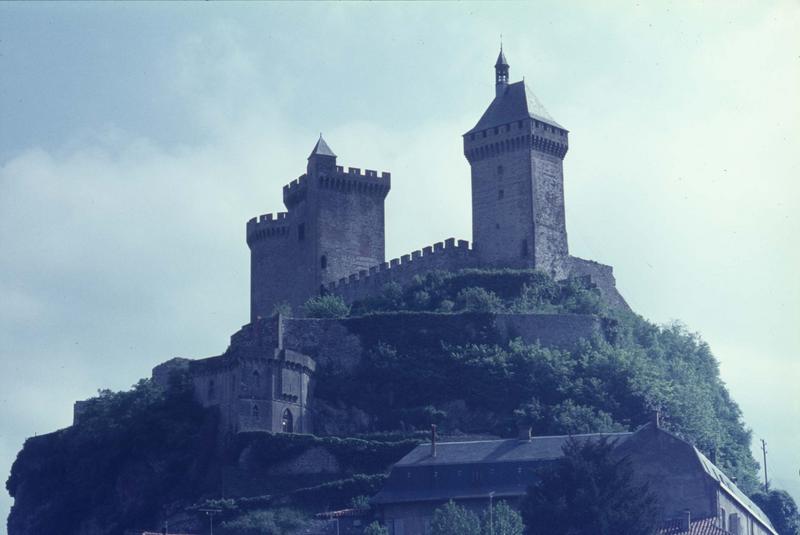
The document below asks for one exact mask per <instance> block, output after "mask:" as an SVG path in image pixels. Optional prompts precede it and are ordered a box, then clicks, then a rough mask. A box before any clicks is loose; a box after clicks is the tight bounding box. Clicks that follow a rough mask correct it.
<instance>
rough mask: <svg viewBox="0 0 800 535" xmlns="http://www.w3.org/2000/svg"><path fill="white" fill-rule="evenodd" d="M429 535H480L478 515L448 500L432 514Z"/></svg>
mask: <svg viewBox="0 0 800 535" xmlns="http://www.w3.org/2000/svg"><path fill="white" fill-rule="evenodd" d="M431 535H481V522H480V520H479V519H478V515H476V514H475V513H473V512H472V511H467V510H466V509H464V508H463V507H461V506H460V505H456V504H455V502H453V500H450V501H449V502H447V503H446V504H445V505H443V506H442V507H440V508H438V509H437V510H436V511H434V512H433V521H432V522H431Z"/></svg>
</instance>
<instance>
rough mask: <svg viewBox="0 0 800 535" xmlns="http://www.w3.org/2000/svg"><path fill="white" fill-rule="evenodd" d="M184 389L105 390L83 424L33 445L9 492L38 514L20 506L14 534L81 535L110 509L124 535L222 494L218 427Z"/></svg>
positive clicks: (115, 529)
mask: <svg viewBox="0 0 800 535" xmlns="http://www.w3.org/2000/svg"><path fill="white" fill-rule="evenodd" d="M181 384H185V383H181V382H180V381H178V386H177V387H176V388H173V389H171V390H170V391H168V392H166V393H165V392H162V391H161V390H160V389H159V388H157V387H155V386H154V385H153V384H152V383H151V382H150V381H140V382H139V383H137V384H136V385H135V386H134V387H133V389H132V390H130V391H128V392H119V393H112V392H110V391H108V390H104V391H101V392H100V395H99V396H98V397H96V398H94V399H92V400H90V401H89V403H88V404H87V406H86V408H85V410H84V413H83V416H82V417H81V420H80V423H79V424H78V425H76V426H73V427H70V428H67V429H64V430H62V431H58V432H56V433H52V434H50V435H45V436H40V437H34V438H31V439H29V440H28V441H26V444H25V447H24V448H23V450H22V451H21V452H20V453H19V455H18V457H17V460H16V462H15V463H14V466H13V468H12V472H11V476H10V477H9V479H8V482H7V483H6V487H7V488H8V491H9V494H11V495H12V496H14V497H15V499H16V500H17V503H18V504H22V503H24V504H27V507H34V508H36V509H35V511H30V510H29V511H27V512H23V511H21V510H19V509H18V508H17V507H16V506H15V507H14V509H12V512H11V515H10V517H9V526H10V528H14V527H15V526H16V525H17V524H16V523H17V522H25V523H26V526H27V531H26V532H28V533H64V534H70V533H80V532H82V531H85V529H84V528H82V527H81V521H82V520H83V519H85V518H88V517H90V516H91V515H92V514H96V513H97V512H98V511H103V517H104V518H105V519H106V520H107V523H106V525H105V526H104V529H105V530H106V531H105V533H121V532H122V530H123V528H124V527H125V526H130V525H140V524H141V523H148V522H151V521H152V522H154V521H155V520H156V518H157V516H158V514H159V513H160V512H161V511H162V509H161V508H162V506H163V504H165V503H169V502H170V501H173V500H176V499H179V498H181V497H183V496H192V495H196V494H197V493H199V492H202V491H203V489H208V488H214V487H215V486H216V484H217V482H216V479H215V473H214V470H213V462H212V461H213V456H214V454H215V449H214V438H215V433H216V421H215V419H214V418H213V415H212V414H210V413H208V412H206V411H204V410H203V409H202V408H201V407H200V406H198V405H197V404H195V402H194V401H193V400H192V397H191V392H190V391H189V390H188V389H186V388H181V387H180V385H181ZM23 515H24V516H23Z"/></svg>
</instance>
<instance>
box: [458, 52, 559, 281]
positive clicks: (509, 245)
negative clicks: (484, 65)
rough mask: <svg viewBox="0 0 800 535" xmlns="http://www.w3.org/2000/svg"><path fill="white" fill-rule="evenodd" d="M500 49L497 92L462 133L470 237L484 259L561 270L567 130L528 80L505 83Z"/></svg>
mask: <svg viewBox="0 0 800 535" xmlns="http://www.w3.org/2000/svg"><path fill="white" fill-rule="evenodd" d="M508 73H509V65H508V62H507V61H506V58H505V55H504V54H503V50H502V49H501V50H500V55H499V56H498V58H497V63H496V64H495V98H494V100H493V101H492V103H491V104H490V105H489V107H488V108H487V109H486V111H485V112H484V114H483V116H482V117H481V118H480V120H479V121H478V124H476V125H475V127H474V128H473V129H472V130H470V131H469V132H467V133H466V134H464V155H465V156H466V158H467V160H468V161H469V163H470V166H471V168H472V240H473V242H474V248H475V250H476V253H477V255H478V257H479V259H480V263H481V264H482V265H486V266H494V267H512V268H536V269H542V270H544V271H547V272H548V273H551V274H552V275H554V276H563V275H564V271H565V269H566V268H565V260H566V258H567V257H568V254H569V251H568V248H567V229H566V225H565V221H564V172H563V160H564V156H565V155H566V153H567V149H568V147H569V143H568V132H567V130H566V129H565V128H564V127H562V126H561V125H560V124H558V123H557V122H556V121H555V120H554V119H553V118H552V117H551V116H550V115H549V114H548V113H547V111H546V110H545V109H544V106H542V104H541V103H540V102H539V100H538V99H537V98H536V96H535V95H534V94H533V92H532V91H531V90H530V89H529V88H528V87H527V86H526V85H525V82H524V81H523V82H516V83H513V84H509V83H508Z"/></svg>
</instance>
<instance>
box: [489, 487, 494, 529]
mask: <svg viewBox="0 0 800 535" xmlns="http://www.w3.org/2000/svg"><path fill="white" fill-rule="evenodd" d="M493 498H494V491H492V492H490V493H489V535H494V508H493V507H492V499H493Z"/></svg>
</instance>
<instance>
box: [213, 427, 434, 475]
mask: <svg viewBox="0 0 800 535" xmlns="http://www.w3.org/2000/svg"><path fill="white" fill-rule="evenodd" d="M234 440H235V442H234V444H233V445H232V446H231V448H230V451H229V455H228V456H229V459H230V461H231V462H234V460H235V459H237V458H238V457H239V456H240V455H241V452H242V451H243V450H244V448H247V449H248V450H250V452H251V453H250V454H249V458H250V462H251V463H252V464H253V465H254V466H261V467H266V466H270V465H273V464H275V463H279V462H281V461H284V460H288V459H291V458H293V457H296V456H297V455H299V454H300V453H302V452H304V451H306V450H308V449H310V448H314V447H323V448H325V449H326V450H327V451H328V452H330V453H331V454H332V455H333V456H334V457H335V458H336V460H337V462H338V463H339V465H340V467H341V469H342V471H343V472H345V473H351V474H359V473H361V474H370V473H382V472H384V471H386V470H387V469H388V468H389V466H391V464H392V463H394V462H396V461H397V460H398V459H400V458H401V457H403V455H405V454H406V453H408V452H409V451H411V450H412V449H413V448H414V447H415V446H416V445H417V444H419V440H416V439H403V440H395V441H375V440H364V439H360V438H339V437H316V436H314V435H285V434H281V435H272V434H268V433H240V434H238V435H237V436H236V437H235V439H234ZM295 479H296V478H295Z"/></svg>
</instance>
